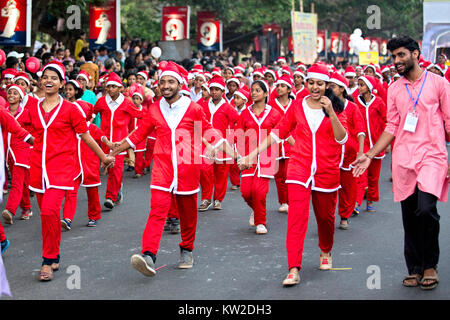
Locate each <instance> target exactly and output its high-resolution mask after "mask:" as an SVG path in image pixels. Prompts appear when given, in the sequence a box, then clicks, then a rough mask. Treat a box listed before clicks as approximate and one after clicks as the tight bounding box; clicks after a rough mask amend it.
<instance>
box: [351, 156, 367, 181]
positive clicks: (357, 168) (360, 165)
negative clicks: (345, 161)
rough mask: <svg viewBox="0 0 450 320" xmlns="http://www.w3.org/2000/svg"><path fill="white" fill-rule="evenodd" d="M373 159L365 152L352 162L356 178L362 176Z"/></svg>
mask: <svg viewBox="0 0 450 320" xmlns="http://www.w3.org/2000/svg"><path fill="white" fill-rule="evenodd" d="M371 161H372V160H371V159H370V158H369V157H367V156H366V155H365V154H363V155H361V156H360V157H358V158H357V159H356V160H355V161H353V163H352V164H351V165H352V166H353V176H354V177H355V178H358V177H359V176H361V175H362V174H363V173H364V171H365V170H366V169H367V168H368V167H369V165H370V162H371Z"/></svg>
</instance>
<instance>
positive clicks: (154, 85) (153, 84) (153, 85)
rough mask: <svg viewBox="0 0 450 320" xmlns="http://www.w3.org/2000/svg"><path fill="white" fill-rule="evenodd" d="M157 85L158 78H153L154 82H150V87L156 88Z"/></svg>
mask: <svg viewBox="0 0 450 320" xmlns="http://www.w3.org/2000/svg"><path fill="white" fill-rule="evenodd" d="M157 86H158V80H155V82H153V83H152V89H153V88H156V87H157Z"/></svg>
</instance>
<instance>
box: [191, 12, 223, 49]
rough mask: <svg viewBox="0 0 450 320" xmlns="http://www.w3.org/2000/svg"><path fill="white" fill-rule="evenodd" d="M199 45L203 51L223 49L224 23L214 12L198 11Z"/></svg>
mask: <svg viewBox="0 0 450 320" xmlns="http://www.w3.org/2000/svg"><path fill="white" fill-rule="evenodd" d="M197 46H198V49H199V50H201V51H222V24H221V22H220V20H218V19H217V18H216V15H215V14H214V13H213V12H209V11H200V12H198V13H197Z"/></svg>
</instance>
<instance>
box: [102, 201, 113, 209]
mask: <svg viewBox="0 0 450 320" xmlns="http://www.w3.org/2000/svg"><path fill="white" fill-rule="evenodd" d="M103 205H104V206H105V207H107V208H108V209H110V210H112V209H114V202H113V201H112V200H111V199H106V201H105V203H104V204H103Z"/></svg>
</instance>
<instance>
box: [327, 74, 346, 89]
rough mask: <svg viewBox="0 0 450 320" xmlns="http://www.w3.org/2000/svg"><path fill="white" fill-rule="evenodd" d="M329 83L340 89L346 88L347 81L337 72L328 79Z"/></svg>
mask: <svg viewBox="0 0 450 320" xmlns="http://www.w3.org/2000/svg"><path fill="white" fill-rule="evenodd" d="M330 82H333V83H335V84H337V85H338V86H340V87H344V88H345V89H347V88H348V80H347V79H346V78H345V77H344V76H343V75H342V74H340V73H339V72H334V73H333V74H332V75H331V77H330Z"/></svg>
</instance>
